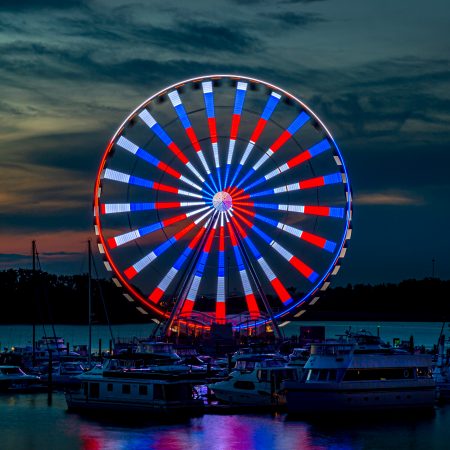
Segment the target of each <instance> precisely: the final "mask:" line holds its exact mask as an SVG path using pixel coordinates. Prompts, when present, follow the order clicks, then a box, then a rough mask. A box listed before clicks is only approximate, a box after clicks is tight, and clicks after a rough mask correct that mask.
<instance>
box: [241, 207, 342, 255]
mask: <svg viewBox="0 0 450 450" xmlns="http://www.w3.org/2000/svg"><path fill="white" fill-rule="evenodd" d="M235 210H238V211H239V212H242V213H245V214H247V215H248V216H250V217H253V218H255V219H258V220H260V221H261V222H265V223H267V224H269V225H271V226H272V227H274V228H278V229H280V230H283V231H285V232H286V233H289V234H292V235H293V236H296V237H298V238H299V239H301V240H303V241H305V242H309V243H310V244H312V245H314V246H316V247H318V248H321V249H323V250H325V251H327V252H329V253H333V252H334V250H335V248H336V242H333V241H329V240H327V239H325V238H323V237H321V236H317V235H316V234H314V233H310V232H308V231H304V230H301V229H299V228H295V227H293V226H291V225H287V224H285V223H283V222H278V221H276V220H273V219H270V218H268V217H266V216H263V215H262V214H258V213H256V212H254V211H248V210H245V209H243V208H240V207H238V206H236V207H235Z"/></svg>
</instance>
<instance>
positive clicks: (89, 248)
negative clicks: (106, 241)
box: [88, 239, 92, 368]
mask: <svg viewBox="0 0 450 450" xmlns="http://www.w3.org/2000/svg"><path fill="white" fill-rule="evenodd" d="M88 259H89V262H88V303H89V304H88V314H89V320H88V324H89V339H88V367H89V368H90V367H91V353H92V291H91V278H92V250H91V240H90V239H89V240H88Z"/></svg>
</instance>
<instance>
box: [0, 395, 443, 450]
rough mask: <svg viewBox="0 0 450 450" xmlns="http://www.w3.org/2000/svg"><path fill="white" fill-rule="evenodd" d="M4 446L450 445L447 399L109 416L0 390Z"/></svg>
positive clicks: (309, 449)
mask: <svg viewBox="0 0 450 450" xmlns="http://www.w3.org/2000/svg"><path fill="white" fill-rule="evenodd" d="M0 418H1V420H0V436H1V437H0V448H1V449H2V450H22V449H23V450H43V449H45V450H53V449H54V450H66V449H67V450H72V449H73V450H75V449H77V450H78V449H82V450H138V449H152V450H163V449H164V450H165V449H167V450H184V449H189V450H240V449H243V450H244V449H245V450H253V449H254V450H259V449H268V450H269V449H270V450H278V449H279V450H294V449H302V450H324V449H334V450H337V449H340V450H341V449H342V450H344V449H345V450H347V449H348V450H350V449H352V450H353V449H355V450H356V449H361V450H362V449H374V450H375V449H380V450H381V449H386V450H388V449H395V450H401V449H410V450H424V449H431V450H433V449H436V450H441V449H442V450H444V449H448V448H449V447H448V443H449V442H450V406H443V407H436V410H435V412H434V414H431V415H430V414H428V415H426V416H421V415H420V414H419V413H418V414H417V415H415V416H404V413H399V414H398V415H396V416H388V417H383V416H379V417H373V416H371V417H370V418H368V419H358V420H357V419H355V418H350V419H348V420H342V418H339V417H335V418H333V417H331V418H330V417H328V418H323V420H322V419H316V420H315V421H308V420H293V419H290V418H289V417H288V416H286V415H285V414H280V415H270V414H261V415H254V414H251V415H249V414H242V415H205V416H203V417H199V418H194V419H190V420H187V421H186V422H182V423H156V422H144V421H140V422H139V423H133V422H130V421H126V419H125V418H124V420H121V421H118V420H115V421H114V422H111V421H107V420H102V419H101V413H99V414H98V417H97V418H87V417H84V416H80V415H78V414H76V413H68V412H67V411H66V404H65V400H64V395H63V394H61V393H55V394H54V396H53V401H52V404H51V406H49V405H48V403H47V395H46V394H20V395H9V394H4V395H1V396H0Z"/></svg>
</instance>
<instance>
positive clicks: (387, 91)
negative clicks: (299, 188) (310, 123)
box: [0, 0, 450, 285]
mask: <svg viewBox="0 0 450 450" xmlns="http://www.w3.org/2000/svg"><path fill="white" fill-rule="evenodd" d="M448 23H450V3H449V2H448V1H446V0H432V1H431V2H426V3H424V2H422V1H418V0H396V1H395V2H392V1H388V0H386V1H384V0H376V1H370V2H367V1H366V2H361V1H360V0H341V1H331V0H328V1H327V0H299V1H296V0H278V1H270V2H268V1H267V0H265V1H258V0H246V1H244V0H242V1H239V0H233V1H231V0H228V1H225V0H223V1H212V0H209V1H206V0H205V1H200V0H198V1H189V2H175V1H169V0H161V1H159V0H155V1H148V2H144V1H142V2H139V1H128V2H127V1H118V0H85V1H81V2H80V1H72V0H65V1H64V2H61V1H59V0H36V1H25V0H16V1H14V2H11V1H5V0H0V92H1V95H0V171H1V178H0V269H8V268H11V267H13V268H16V267H27V268H29V267H31V256H30V253H31V241H32V239H35V240H36V241H37V245H38V250H39V253H40V261H41V265H42V268H43V269H44V270H46V271H49V272H53V273H80V272H83V271H86V270H87V269H86V265H87V263H86V256H85V255H86V242H87V240H88V239H93V240H94V241H95V235H94V232H93V225H92V223H93V219H92V194H93V186H94V182H95V177H96V172H97V167H98V165H99V163H100V160H101V156H102V153H103V151H104V149H105V147H106V145H107V143H108V140H109V139H110V138H111V136H112V135H113V134H114V132H115V130H116V129H117V127H118V126H119V125H120V124H121V123H122V121H123V120H124V119H125V117H126V116H127V115H128V114H129V113H130V112H131V111H132V110H133V109H134V108H135V107H136V106H137V105H139V104H140V103H142V102H143V101H144V100H145V99H146V98H148V97H150V96H151V95H152V94H153V93H155V92H156V91H159V90H160V89H162V88H163V87H165V86H168V85H170V84H172V83H175V82H177V81H181V80H183V79H186V78H191V77H195V76H199V75H206V74H211V73H236V74H243V75H247V76H251V77H255V78H260V79H263V80H266V81H268V82H271V83H273V84H276V85H279V86H281V87H282V88H284V89H286V90H288V91H290V92H292V93H293V94H294V95H296V96H297V97H299V98H301V99H302V100H303V101H304V102H305V103H306V104H307V105H308V106H309V107H310V108H311V109H312V110H313V111H314V112H315V113H317V115H318V116H319V117H320V118H321V119H322V120H323V121H324V122H325V123H326V124H327V127H328V128H329V129H330V131H331V133H332V134H333V136H334V138H335V139H336V141H337V142H338V144H339V147H340V149H341V151H342V154H343V157H344V159H345V161H346V165H347V169H348V172H349V177H350V181H351V186H352V190H353V195H354V215H353V236H352V239H351V241H350V243H349V250H348V252H347V256H346V258H345V260H344V261H343V265H342V268H341V270H340V272H339V273H338V275H337V276H336V277H335V281H333V285H346V284H347V283H353V284H354V283H387V282H399V281H401V280H403V279H407V278H424V277H428V276H431V275H433V274H434V275H435V276H438V277H441V278H443V279H448V278H450V232H449V230H450V201H449V198H450V64H449V55H450V40H449V39H448ZM433 260H434V272H433V262H432V261H433ZM99 271H100V274H101V275H102V274H103V275H105V276H106V271H104V269H103V268H102V267H101V266H100V265H99Z"/></svg>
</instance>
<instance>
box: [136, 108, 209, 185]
mask: <svg viewBox="0 0 450 450" xmlns="http://www.w3.org/2000/svg"><path fill="white" fill-rule="evenodd" d="M139 117H140V118H141V119H142V121H143V122H144V123H145V124H146V125H147V126H148V127H149V128H150V129H151V130H152V131H153V132H154V133H155V134H156V136H158V138H159V139H160V140H161V141H162V142H163V143H164V144H165V145H166V147H167V148H168V149H169V150H170V151H171V152H172V153H173V154H174V155H175V156H176V157H177V158H178V159H179V160H180V161H181V162H182V163H183V164H184V165H185V166H186V167H187V168H188V169H189V170H190V171H191V172H192V173H193V174H194V175H195V176H196V177H197V178H198V179H199V180H200V181H201V182H202V183H203V182H204V181H205V179H204V178H203V177H202V176H201V175H200V173H199V171H198V170H197V169H196V168H195V167H194V166H193V164H192V163H191V162H190V161H189V159H188V158H187V156H186V155H185V154H184V153H183V152H182V151H181V150H180V148H179V147H178V145H177V144H175V142H174V141H173V140H172V138H171V137H170V136H169V135H168V134H167V133H166V131H165V130H164V128H163V127H162V126H161V125H160V124H159V123H158V122H157V121H156V120H155V118H154V117H153V116H152V115H151V114H150V113H149V112H148V110H147V109H143V110H142V111H141V112H140V113H139Z"/></svg>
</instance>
